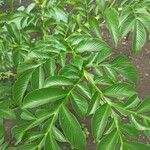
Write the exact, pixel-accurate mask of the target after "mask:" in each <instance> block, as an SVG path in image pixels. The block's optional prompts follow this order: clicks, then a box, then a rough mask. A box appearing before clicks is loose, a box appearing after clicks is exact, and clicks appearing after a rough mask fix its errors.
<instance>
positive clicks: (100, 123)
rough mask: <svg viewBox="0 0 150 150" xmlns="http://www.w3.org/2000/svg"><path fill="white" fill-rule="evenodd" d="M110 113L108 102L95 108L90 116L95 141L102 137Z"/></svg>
mask: <svg viewBox="0 0 150 150" xmlns="http://www.w3.org/2000/svg"><path fill="white" fill-rule="evenodd" d="M110 115H111V109H110V106H109V105H108V104H104V105H102V106H100V107H99V108H98V109H97V110H96V112H95V114H94V116H93V118H92V134H93V137H94V139H95V141H98V140H99V139H100V138H101V137H102V135H103V133H104V130H105V127H106V125H107V121H108V117H109V116H110Z"/></svg>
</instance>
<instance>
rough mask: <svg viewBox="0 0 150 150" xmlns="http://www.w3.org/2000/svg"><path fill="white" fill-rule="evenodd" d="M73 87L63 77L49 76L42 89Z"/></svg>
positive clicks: (70, 82)
mask: <svg viewBox="0 0 150 150" xmlns="http://www.w3.org/2000/svg"><path fill="white" fill-rule="evenodd" d="M68 85H73V82H72V80H70V79H68V78H66V77H64V76H50V77H48V78H47V79H46V80H45V83H44V87H49V86H68Z"/></svg>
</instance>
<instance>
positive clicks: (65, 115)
mask: <svg viewBox="0 0 150 150" xmlns="http://www.w3.org/2000/svg"><path fill="white" fill-rule="evenodd" d="M59 120H60V124H61V127H62V129H63V131H64V134H65V136H66V138H67V139H68V141H69V142H70V143H71V145H72V147H74V148H77V149H81V150H84V149H85V146H86V139H85V135H84V133H83V131H82V129H81V126H80V124H79V123H78V121H77V119H76V118H75V116H74V115H73V114H72V113H70V112H69V111H68V110H67V109H66V108H64V107H63V108H62V109H61V111H60V114H59ZM70 129H71V130H70Z"/></svg>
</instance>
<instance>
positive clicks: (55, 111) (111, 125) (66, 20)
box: [0, 0, 150, 150]
mask: <svg viewBox="0 0 150 150" xmlns="http://www.w3.org/2000/svg"><path fill="white" fill-rule="evenodd" d="M141 6H142V7H141ZM149 6H150V5H149V3H148V1H130V0H124V1H123V2H121V3H120V2H117V1H113V2H112V1H109V2H105V1H99V0H97V1H96V3H95V2H94V0H90V1H89V0H82V1H81V0H68V1H60V0H51V1H46V0H41V1H35V2H33V3H31V4H30V5H29V6H28V7H27V8H25V7H23V6H22V7H20V8H18V9H17V10H13V11H12V12H11V13H10V14H9V13H8V14H3V13H2V14H1V22H0V26H1V29H0V33H1V34H0V41H1V42H0V50H1V57H0V58H1V63H2V65H1V66H2V68H1V70H2V71H3V72H4V73H5V74H6V75H7V74H8V72H7V71H8V70H9V69H10V68H13V67H14V68H15V69H16V73H15V69H14V70H13V71H12V73H11V75H9V76H7V78H8V79H7V78H6V79H3V78H2V79H3V80H1V81H0V82H1V83H2V84H1V86H0V88H1V90H0V91H1V93H2V94H4V96H3V95H2V97H0V100H1V101H0V103H1V106H0V115H1V119H0V121H1V124H3V121H4V120H5V119H14V120H15V123H16V122H17V123H16V125H15V126H14V127H13V129H12V136H13V137H14V138H15V140H16V145H15V149H18V150H24V149H25V150H26V149H28V150H40V149H45V150H48V149H51V150H59V149H61V148H60V147H61V144H60V143H69V144H70V146H71V148H72V149H79V150H84V149H86V141H87V135H86V132H84V128H83V126H82V125H80V123H79V121H78V119H77V118H85V117H88V116H91V117H92V121H91V129H92V133H91V134H92V136H93V139H94V142H95V144H96V145H97V150H106V149H108V150H113V149H119V150H126V149H140V150H141V149H145V150H148V149H149V144H142V143H138V142H136V141H135V140H134V138H135V137H137V136H138V135H139V133H140V132H141V131H142V132H144V133H145V134H146V136H147V137H148V138H149V137H150V134H149V130H150V117H149V108H150V105H149V101H150V98H147V99H145V100H144V101H142V100H141V99H139V97H138V93H137V92H136V91H135V85H136V83H137V82H138V73H137V70H136V68H135V67H134V66H133V64H132V62H131V61H130V60H129V59H128V57H127V56H124V55H119V56H115V57H114V56H112V54H113V51H112V48H111V47H110V46H109V45H108V44H107V43H106V42H105V41H104V40H103V36H102V34H101V33H102V32H101V29H102V28H103V26H105V25H106V27H107V28H108V30H109V33H110V36H111V38H112V40H113V41H114V44H115V45H116V46H117V43H118V42H119V40H120V39H122V38H124V36H126V35H127V34H128V33H129V32H133V33H132V35H133V36H132V39H133V40H132V42H133V52H138V51H140V50H141V48H142V47H143V45H144V43H145V42H146V34H147V33H148V32H147V31H149V27H150V26H149V25H150V22H149V10H148V8H149ZM117 8H118V9H117ZM130 9H131V10H130ZM131 11H132V12H131ZM104 21H105V23H104ZM5 61H6V62H5ZM5 80H7V82H5ZM14 80H16V81H15V83H14V84H13V82H14ZM12 84H13V87H12ZM11 88H12V94H11V92H10V90H11ZM15 114H16V118H15ZM125 120H127V122H126V123H125ZM0 130H2V132H1V133H3V127H1V128H0ZM1 137H2V139H1V140H0V147H1V145H2V146H3V145H4V146H5V141H4V140H3V135H1ZM130 138H132V142H131V141H129V140H128V139H130ZM137 145H138V146H137ZM6 147H7V144H6Z"/></svg>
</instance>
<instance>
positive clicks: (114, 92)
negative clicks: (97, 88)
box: [104, 83, 136, 98]
mask: <svg viewBox="0 0 150 150" xmlns="http://www.w3.org/2000/svg"><path fill="white" fill-rule="evenodd" d="M104 94H105V95H106V96H110V97H114V98H124V97H131V96H132V95H134V94H136V92H135V91H134V90H133V87H132V86H131V85H130V84H127V83H117V84H114V85H112V86H110V87H108V88H107V89H105V90H104Z"/></svg>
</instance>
